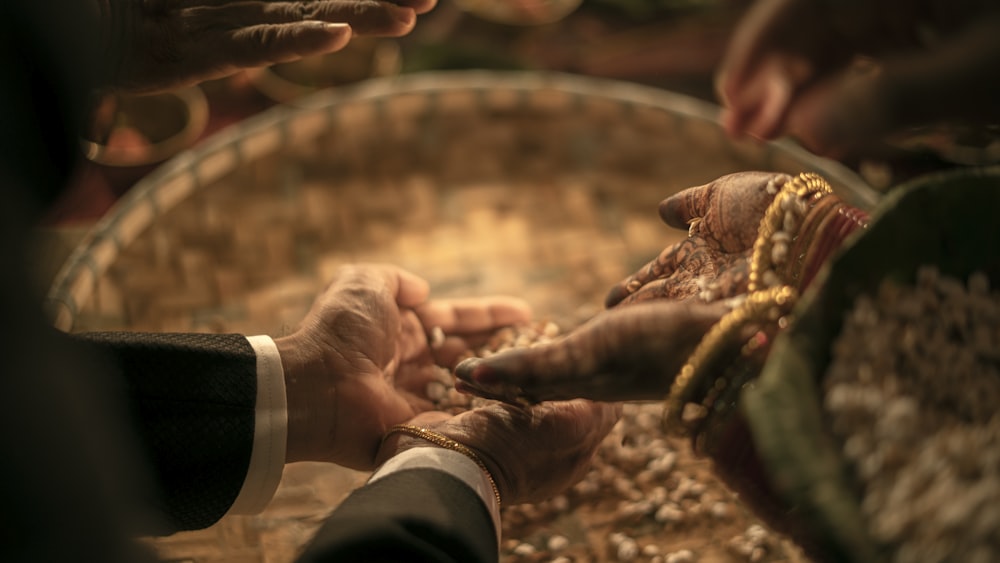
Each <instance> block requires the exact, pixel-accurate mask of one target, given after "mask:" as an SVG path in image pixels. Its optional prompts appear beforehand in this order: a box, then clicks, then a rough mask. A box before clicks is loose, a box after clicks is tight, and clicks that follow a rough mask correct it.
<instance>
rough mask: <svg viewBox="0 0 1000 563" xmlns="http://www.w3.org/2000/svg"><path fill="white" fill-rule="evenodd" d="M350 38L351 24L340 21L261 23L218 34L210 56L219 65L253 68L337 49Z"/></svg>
mask: <svg viewBox="0 0 1000 563" xmlns="http://www.w3.org/2000/svg"><path fill="white" fill-rule="evenodd" d="M350 39H351V28H350V26H348V25H346V24H342V23H337V24H333V23H326V22H317V21H307V22H300V23H289V24H263V25H255V26H251V27H246V28H241V29H238V30H236V31H232V32H226V33H225V34H223V35H222V36H221V37H217V38H216V40H215V41H214V43H215V49H214V50H212V51H211V54H210V55H209V56H210V57H213V58H216V59H218V60H219V64H218V65H217V66H218V67H222V68H231V67H239V68H252V67H258V66H266V65H271V64H276V63H282V62H288V61H293V60H296V59H299V58H302V57H306V56H309V55H318V54H322V53H331V52H334V51H338V50H340V49H343V48H344V47H345V46H346V45H347V43H348V41H350ZM223 61H224V62H223Z"/></svg>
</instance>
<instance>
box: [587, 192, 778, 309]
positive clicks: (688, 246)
mask: <svg viewBox="0 0 1000 563" xmlns="http://www.w3.org/2000/svg"><path fill="white" fill-rule="evenodd" d="M790 179H791V177H790V176H788V175H786V174H780V173H772V172H738V173H736V174H729V175H727V176H723V177H721V178H718V179H716V180H714V181H712V182H709V183H708V184H705V185H703V186H697V187H693V188H688V189H686V190H683V191H681V192H679V193H677V194H675V195H673V196H671V197H669V198H667V199H665V200H663V201H662V202H661V203H660V217H662V218H663V221H664V222H665V223H666V224H668V225H670V226H672V227H677V228H682V229H686V230H688V234H689V237H688V238H687V239H685V240H683V241H681V242H679V243H677V244H674V245H672V246H668V247H667V248H665V249H664V250H663V252H661V253H660V255H659V256H657V257H656V258H655V259H653V260H652V261H651V262H649V263H648V264H646V265H645V266H643V267H642V268H640V269H639V270H638V271H637V272H635V273H634V274H632V275H631V276H629V277H627V278H625V279H624V280H622V281H621V282H619V283H618V284H617V285H615V286H614V287H613V288H611V291H610V292H609V293H608V296H607V299H606V300H605V306H607V307H614V306H617V305H627V304H631V303H637V302H640V301H647V300H650V299H673V300H685V299H690V298H693V297H698V298H700V299H701V300H703V301H714V300H717V299H723V298H728V297H734V296H736V295H742V294H743V293H746V291H747V283H748V281H749V262H748V258H749V256H750V253H751V252H752V250H753V244H754V240H756V238H757V227H758V225H759V224H760V220H761V218H762V217H763V215H764V211H765V210H766V209H767V206H768V205H770V204H771V201H772V200H773V199H774V195H775V194H776V193H777V191H778V190H780V189H781V187H782V186H783V185H784V184H785V182H787V181H788V180H790Z"/></svg>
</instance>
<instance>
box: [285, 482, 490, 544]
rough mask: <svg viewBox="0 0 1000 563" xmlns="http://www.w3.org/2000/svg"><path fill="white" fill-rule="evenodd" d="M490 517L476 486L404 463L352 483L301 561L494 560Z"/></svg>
mask: <svg viewBox="0 0 1000 563" xmlns="http://www.w3.org/2000/svg"><path fill="white" fill-rule="evenodd" d="M497 560H498V550H497V540H496V532H495V531H494V529H493V520H492V519H491V518H490V515H489V512H488V511H487V509H486V507H485V506H484V505H483V501H482V500H481V499H480V498H479V496H478V495H477V494H476V492H475V491H473V490H472V489H471V488H470V487H468V486H467V485H466V484H465V483H463V482H462V481H460V480H459V479H457V478H455V477H453V476H451V475H449V474H447V473H445V472H443V471H437V470H434V469H408V470H404V471H399V472H398V473H393V474H391V475H387V476H385V477H383V478H381V479H379V480H377V481H375V482H374V483H371V484H369V485H365V486H364V487H361V488H360V489H358V490H356V491H354V492H353V493H352V494H351V495H350V496H349V497H347V498H346V499H345V500H344V502H342V503H341V504H340V506H339V507H337V509H336V510H335V511H334V512H333V514H332V515H331V516H330V518H329V519H328V520H327V521H326V523H324V525H323V527H322V528H321V529H320V531H319V533H317V534H316V537H315V538H314V539H313V541H312V543H311V544H310V545H309V546H308V548H307V549H306V551H305V553H304V554H303V556H302V558H301V559H300V560H299V563H331V562H337V563H355V562H365V563H388V562H400V561H406V562H408V563H409V562H415V563H494V562H496V561H497Z"/></svg>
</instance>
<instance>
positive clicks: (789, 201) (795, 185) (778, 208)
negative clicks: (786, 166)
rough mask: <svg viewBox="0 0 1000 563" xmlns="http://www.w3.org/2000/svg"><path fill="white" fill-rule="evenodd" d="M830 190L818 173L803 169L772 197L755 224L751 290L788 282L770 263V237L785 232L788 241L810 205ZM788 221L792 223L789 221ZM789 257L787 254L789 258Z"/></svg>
mask: <svg viewBox="0 0 1000 563" xmlns="http://www.w3.org/2000/svg"><path fill="white" fill-rule="evenodd" d="M832 193H833V188H831V187H830V184H829V183H827V181H826V180H824V179H823V177H822V176H820V175H818V174H813V173H806V172H804V173H802V174H799V175H798V176H796V177H794V178H792V179H791V180H789V181H787V182H785V184H784V185H783V186H782V187H781V191H779V192H778V193H777V195H775V196H774V200H772V201H771V204H770V205H769V206H768V207H767V209H766V210H765V211H764V216H763V217H762V218H761V221H760V224H759V225H758V227H757V240H756V241H755V242H754V245H753V251H752V253H751V258H750V281H749V291H750V292H754V291H759V290H762V289H767V288H770V287H780V286H782V285H786V284H787V283H788V281H787V280H783V279H781V278H780V277H779V276H778V275H777V272H776V271H774V268H775V266H777V264H772V257H771V252H772V250H773V248H774V244H775V243H774V240H772V237H774V236H775V235H776V234H777V233H779V232H784V233H785V235H784V236H785V238H787V239H788V240H787V241H786V242H785V243H783V244H785V245H789V244H791V243H792V242H793V239H794V238H795V237H796V235H797V234H798V232H799V227H800V226H801V225H800V224H799V223H800V222H801V221H802V219H803V218H804V217H805V215H806V214H807V211H808V210H809V208H811V207H812V206H813V205H815V204H816V202H817V201H819V200H820V199H822V198H824V197H825V196H827V195H829V194H832ZM789 221H791V223H792V224H789ZM788 227H791V229H789V228H788ZM792 258H793V257H791V256H789V257H788V259H789V260H791V259H792ZM786 267H787V265H786Z"/></svg>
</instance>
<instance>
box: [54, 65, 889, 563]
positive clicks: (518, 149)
mask: <svg viewBox="0 0 1000 563" xmlns="http://www.w3.org/2000/svg"><path fill="white" fill-rule="evenodd" d="M297 105H298V107H296V108H291V107H277V108H274V109H271V110H269V111H267V112H265V113H263V114H260V115H258V116H256V117H253V118H251V119H248V120H246V121H245V122H242V123H240V124H238V125H236V126H234V127H231V128H229V129H228V130H226V131H224V132H222V133H220V134H218V135H216V136H215V137H214V138H211V139H210V140H208V141H206V142H204V143H203V144H201V145H200V146H198V147H196V148H195V149H194V150H192V151H188V152H185V153H182V154H180V155H178V156H177V157H175V158H174V159H173V160H171V161H170V162H168V163H167V164H165V165H163V166H162V167H161V168H159V169H158V170H157V171H155V172H154V173H152V174H151V175H149V176H148V177H146V178H145V179H144V180H142V181H141V182H140V183H138V184H137V185H136V186H135V187H134V188H133V189H132V190H130V191H129V192H128V194H127V195H126V196H125V197H124V198H123V199H122V200H121V201H120V202H119V203H118V204H117V205H116V206H115V207H114V209H112V210H111V211H110V212H109V213H108V215H107V216H106V217H105V218H104V219H103V220H102V221H100V223H99V224H98V225H97V226H96V227H95V228H94V229H93V231H92V232H91V233H90V234H89V235H88V236H87V237H86V239H85V240H84V241H83V242H82V243H81V244H80V246H79V247H78V248H77V249H76V250H75V252H73V254H72V255H71V256H70V258H69V259H68V261H67V262H66V264H65V265H64V267H63V268H62V270H61V271H60V272H59V273H58V274H57V276H56V278H55V281H54V283H53V286H52V288H51V292H50V294H49V298H48V303H47V304H48V311H49V312H50V314H51V318H52V321H53V323H54V324H55V325H56V326H57V327H59V328H60V329H63V330H72V331H84V330H98V329H100V330H118V329H128V330H144V331H199V332H223V331H225V332H242V333H245V334H261V333H265V334H271V335H280V334H283V333H286V332H288V331H290V330H292V329H293V328H294V326H295V324H296V323H297V322H298V321H299V320H300V319H301V318H302V316H303V315H304V314H305V312H306V310H307V308H308V306H309V305H310V303H311V302H312V300H313V298H314V297H315V295H316V294H317V293H318V292H319V291H320V290H321V289H322V288H323V285H324V282H325V280H327V279H329V277H330V276H331V274H332V272H333V271H334V270H335V269H336V268H337V267H338V266H339V265H341V264H345V263H353V262H390V263H394V264H398V265H400V266H403V267H405V268H407V269H409V270H411V271H413V272H414V273H416V274H419V275H421V276H423V277H425V278H426V279H427V280H428V281H429V282H430V283H431V287H432V292H433V295H434V296H435V297H442V296H472V295H486V294H496V293H505V294H513V295H519V296H521V297H524V298H525V299H527V300H528V301H529V302H530V303H532V305H533V306H534V307H535V309H536V314H537V316H539V317H542V318H548V319H551V320H553V321H555V322H556V323H558V324H559V325H560V326H562V327H563V328H570V327H572V326H575V325H576V324H578V323H580V322H581V321H582V320H584V319H586V318H588V317H589V316H591V315H593V314H594V313H595V312H596V311H597V310H599V308H600V304H601V303H602V300H603V295H604V292H605V291H607V289H608V288H609V287H610V286H611V285H612V284H613V283H615V282H617V281H618V280H620V279H622V278H623V277H624V276H625V275H627V274H628V273H630V272H631V271H634V270H635V269H636V268H637V267H639V266H640V265H641V264H643V263H645V262H646V261H647V260H649V259H650V258H651V257H652V256H654V255H655V254H656V253H658V252H659V251H660V250H661V249H662V248H663V247H664V245H666V244H668V243H669V242H671V241H673V240H680V237H682V236H684V235H685V233H683V232H678V231H674V230H672V229H669V228H667V227H666V226H664V225H663V224H662V223H661V222H660V219H659V217H658V215H657V203H658V202H659V201H660V200H661V199H663V198H664V197H666V196H668V195H670V194H672V193H675V192H676V191H678V190H680V189H683V188H685V187H689V186H694V185H699V184H703V183H706V182H708V181H711V180H712V179H714V178H716V177H718V176H720V175H723V174H727V173H731V172H736V171H742V170H749V169H759V170H775V171H785V172H801V171H814V172H818V173H820V174H822V175H823V176H825V177H826V178H828V179H829V180H830V181H831V183H832V184H833V186H834V187H835V189H836V190H837V191H838V192H839V193H840V195H841V197H843V198H844V199H846V200H847V201H849V202H851V203H853V204H855V205H857V206H860V207H864V208H869V207H871V206H872V205H873V204H874V203H875V201H876V199H877V195H876V192H874V191H873V190H871V189H870V188H868V187H867V186H866V185H865V184H864V183H863V182H862V181H861V180H860V179H859V178H858V177H857V176H855V175H854V174H853V173H851V172H850V171H849V170H847V169H845V168H843V167H841V166H839V165H837V164H836V163H833V162H830V161H827V160H824V159H820V158H817V157H815V156H812V155H810V154H808V153H806V152H805V151H803V150H801V149H799V148H798V147H797V146H795V145H792V144H787V143H784V142H772V143H764V144H760V143H752V142H735V141H733V140H732V139H730V138H729V137H727V136H726V135H725V134H724V132H723V130H722V128H721V127H720V126H719V124H718V122H717V120H716V114H717V108H716V107H714V106H712V105H711V104H707V103H704V102H701V101H697V100H694V99H691V98H688V97H684V96H680V95H677V94H673V93H669V92H665V91H662V90H658V89H653V88H649V87H643V86H638V85H634V84H628V83H622V82H614V81H607V80H597V79H592V78H583V77H578V76H570V75H552V74H537V73H495V72H462V73H435V74H424V75H409V76H404V77H399V78H392V79H377V80H372V81H369V82H365V83H362V84H359V85H357V86H356V87H352V88H350V89H343V90H335V91H327V92H322V93H320V94H317V95H315V96H313V97H310V98H307V99H305V100H300V101H298V102H297ZM336 471H337V470H336V469H335V468H331V467H330V466H321V467H320V466H313V467H310V468H307V469H297V470H291V469H286V472H285V479H284V481H283V484H282V486H281V488H279V492H278V496H277V497H276V499H275V501H274V503H272V507H271V508H269V510H268V511H267V512H265V513H264V514H263V515H261V516H257V517H254V518H243V519H231V518H229V519H224V521H223V522H222V523H220V524H219V525H217V526H215V527H213V529H210V530H209V531H205V532H200V533H196V534H195V535H193V536H192V535H184V534H182V535H181V536H179V537H177V538H172V539H171V540H169V541H168V542H167V543H161V544H159V549H160V550H161V552H162V554H163V555H164V556H165V557H174V558H193V559H195V560H199V556H198V554H203V558H204V559H205V560H211V561H222V560H231V561H237V560H238V561H244V560H267V561H274V560H283V558H285V557H286V556H287V558H288V559H290V558H291V554H292V553H294V551H295V550H296V549H298V547H299V546H300V545H301V544H302V543H303V542H304V541H306V540H307V539H308V537H309V533H308V532H309V531H310V530H311V529H312V528H313V527H314V526H315V525H316V523H317V522H319V521H320V519H321V517H322V515H323V514H325V513H326V512H327V511H328V510H329V509H330V506H331V505H332V504H335V502H336V501H338V500H339V498H341V497H342V496H343V494H346V492H347V491H348V490H349V489H350V488H351V487H353V486H356V485H357V484H358V483H359V482H360V479H361V478H362V476H360V475H357V474H353V473H349V472H347V473H345V472H343V471H342V472H341V474H339V475H340V476H341V477H342V478H341V479H340V480H339V481H338V480H337V479H333V478H331V476H330V475H331V472H336ZM713 486H716V485H713ZM605 520H607V519H605ZM746 521H747V520H746V519H744V520H742V521H740V522H743V524H742V525H743V526H744V528H745V526H746V524H745V522H746ZM738 524H739V522H736V521H734V522H732V523H731V527H732V528H733V529H735V526H737V525H738ZM587 525H588V524H587V523H583V524H582V527H583V528H586V527H587ZM727 525H728V524H727ZM726 530H729V528H726ZM720 533H722V532H720ZM726 533H731V532H728V531H727V532H726ZM711 543H712V542H707V544H711ZM594 549H597V548H594ZM598 551H599V550H598ZM220 553H222V555H220ZM261 553H267V554H268V555H267V557H266V558H264V559H259V558H260V557H263V556H261V555H260V554H261ZM283 554H284V555H283ZM255 557H256V558H258V559H254V558H255ZM248 558H249V559H248Z"/></svg>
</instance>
